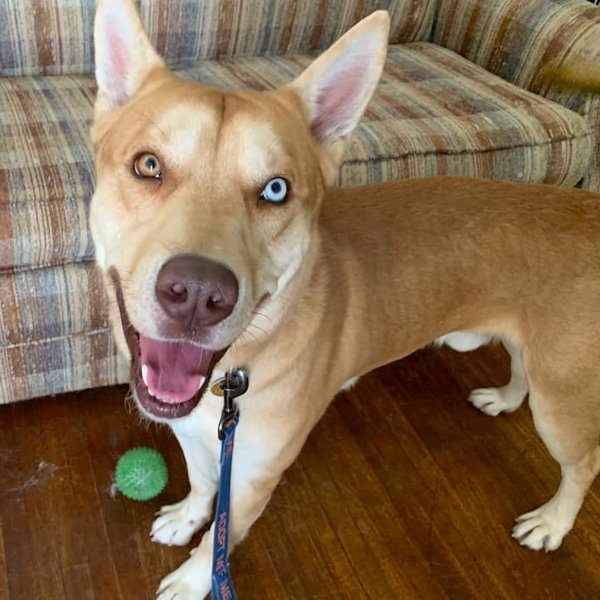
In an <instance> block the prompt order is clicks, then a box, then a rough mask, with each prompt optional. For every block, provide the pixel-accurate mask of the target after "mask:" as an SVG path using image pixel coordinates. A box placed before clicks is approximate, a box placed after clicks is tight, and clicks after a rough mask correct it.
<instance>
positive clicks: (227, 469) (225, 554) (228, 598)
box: [211, 369, 248, 600]
mask: <svg viewBox="0 0 600 600" xmlns="http://www.w3.org/2000/svg"><path fill="white" fill-rule="evenodd" d="M219 385H220V388H221V390H222V391H223V412H222V413H221V420H220V421H219V431H218V435H219V439H220V440H221V459H220V470H221V476H220V479H219V492H218V496H217V509H216V512H215V525H214V527H215V532H214V540H213V563H212V591H211V598H212V600H236V599H237V595H236V593H235V589H234V587H233V581H232V580H231V574H230V572H229V520H230V519H229V516H230V515H229V509H230V504H231V463H232V459H233V442H234V440H235V428H236V427H237V424H238V422H239V420H240V418H239V411H238V408H237V407H236V405H235V402H234V399H235V398H237V397H238V396H241V395H242V394H245V393H246V391H247V390H248V376H247V375H246V372H245V371H243V370H242V369H234V370H233V371H228V372H227V373H226V374H225V377H224V378H223V380H222V381H221V382H220V384H219Z"/></svg>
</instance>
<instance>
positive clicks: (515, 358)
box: [469, 339, 529, 417]
mask: <svg viewBox="0 0 600 600" xmlns="http://www.w3.org/2000/svg"><path fill="white" fill-rule="evenodd" d="M502 343H503V344H504V347H505V348H506V350H507V352H508V353H509V355H510V381H509V382H508V383H507V384H506V385H505V386H502V387H498V388H479V389H476V390H473V391H472V392H471V394H470V396H469V402H470V403H471V404H472V405H473V406H475V407H477V408H478V409H479V410H481V411H482V412H484V413H485V414H486V415H491V416H492V417H496V416H498V415H499V414H500V413H503V412H505V413H510V412H513V411H515V410H517V408H519V406H521V404H522V403H523V400H525V396H526V395H527V392H528V390H529V384H528V383H527V374H526V373H525V366H524V364H523V356H522V353H521V348H520V347H519V346H518V344H516V343H515V342H512V341H510V340H506V339H503V340H502Z"/></svg>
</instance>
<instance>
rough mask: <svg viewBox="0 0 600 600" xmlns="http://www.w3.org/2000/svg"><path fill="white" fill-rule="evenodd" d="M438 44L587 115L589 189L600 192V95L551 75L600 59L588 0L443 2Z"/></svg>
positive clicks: (598, 29)
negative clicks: (591, 152)
mask: <svg viewBox="0 0 600 600" xmlns="http://www.w3.org/2000/svg"><path fill="white" fill-rule="evenodd" d="M432 38H433V39H432V41H434V42H435V43H437V44H439V45H441V46H444V47H446V48H449V49H450V50H454V51H455V52H457V53H458V54H461V55H462V56H464V57H465V58H467V59H469V60H470V61H472V62H474V63H476V64H478V65H480V66H482V67H483V68H485V69H486V70H488V71H490V72H492V73H494V74H495V75H498V76H499V77H502V78H503V79H505V80H507V81H510V82H511V83H514V84H515V85H518V86H519V87H522V88H525V89H528V90H530V91H532V92H534V93H536V94H539V95H542V96H545V97H546V98H549V99H551V100H554V101H555V102H558V103H559V104H562V105H563V106H566V107H567V108H570V109H571V110H573V111H575V112H578V113H579V114H582V115H583V116H584V117H585V118H586V119H587V120H588V121H589V123H590V126H591V127H592V128H593V129H594V130H595V131H596V153H595V156H593V157H592V164H590V170H589V173H588V174H587V175H586V177H585V179H584V181H583V186H584V187H586V188H589V189H594V190H597V191H600V94H598V93H594V92H585V91H571V90H566V89H564V88H560V87H558V86H556V85H554V84H553V83H552V82H551V81H550V80H549V79H548V77H547V76H546V69H547V67H548V66H550V65H557V64H562V63H563V62H565V61H567V62H569V61H571V60H572V59H573V57H579V56H583V57H584V58H585V57H587V59H588V61H596V62H597V61H599V60H600V8H598V7H597V6H594V5H593V4H591V3H590V2H587V0H439V2H438V12H437V18H436V23H435V25H434V31H433V34H432Z"/></svg>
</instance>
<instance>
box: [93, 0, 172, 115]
mask: <svg viewBox="0 0 600 600" xmlns="http://www.w3.org/2000/svg"><path fill="white" fill-rule="evenodd" d="M94 48H95V60H96V81H97V82H98V96H97V99H96V106H95V110H96V117H99V116H101V115H102V114H104V113H106V112H108V111H111V110H113V109H115V108H117V107H118V106H120V105H122V104H125V103H126V102H127V101H128V100H129V99H130V98H131V97H132V96H133V94H135V92H136V91H137V90H138V89H139V88H140V86H141V84H142V82H143V80H144V79H145V78H146V77H147V76H148V74H149V73H150V72H151V71H153V70H154V69H157V68H159V69H165V70H166V67H165V66H164V62H163V60H162V59H161V58H160V57H159V56H158V54H156V52H155V51H154V48H152V44H151V43H150V41H149V40H148V36H147V35H146V32H145V31H144V26H143V25H142V22H141V20H140V17H139V15H138V12H137V10H136V8H135V6H134V5H133V2H132V0H99V2H98V6H97V8H96V19H95V22H94Z"/></svg>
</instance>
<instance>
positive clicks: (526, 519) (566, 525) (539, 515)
mask: <svg viewBox="0 0 600 600" xmlns="http://www.w3.org/2000/svg"><path fill="white" fill-rule="evenodd" d="M572 527H573V520H572V519H569V518H568V517H567V516H566V515H561V514H560V510H559V507H558V506H557V504H556V503H553V502H552V501H550V502H548V503H547V504H544V505H543V506H540V507H539V508H537V509H536V510H532V511H531V512H528V513H525V514H524V515H521V516H520V517H517V520H516V525H515V527H514V529H513V534H512V536H513V537H514V538H515V539H517V540H518V541H519V544H521V546H527V547H528V548H531V549H532V550H542V549H543V550H545V551H546V552H550V551H551V550H556V549H557V548H558V547H559V546H560V545H561V543H562V541H563V538H564V537H565V535H567V533H569V531H571V528H572Z"/></svg>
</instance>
